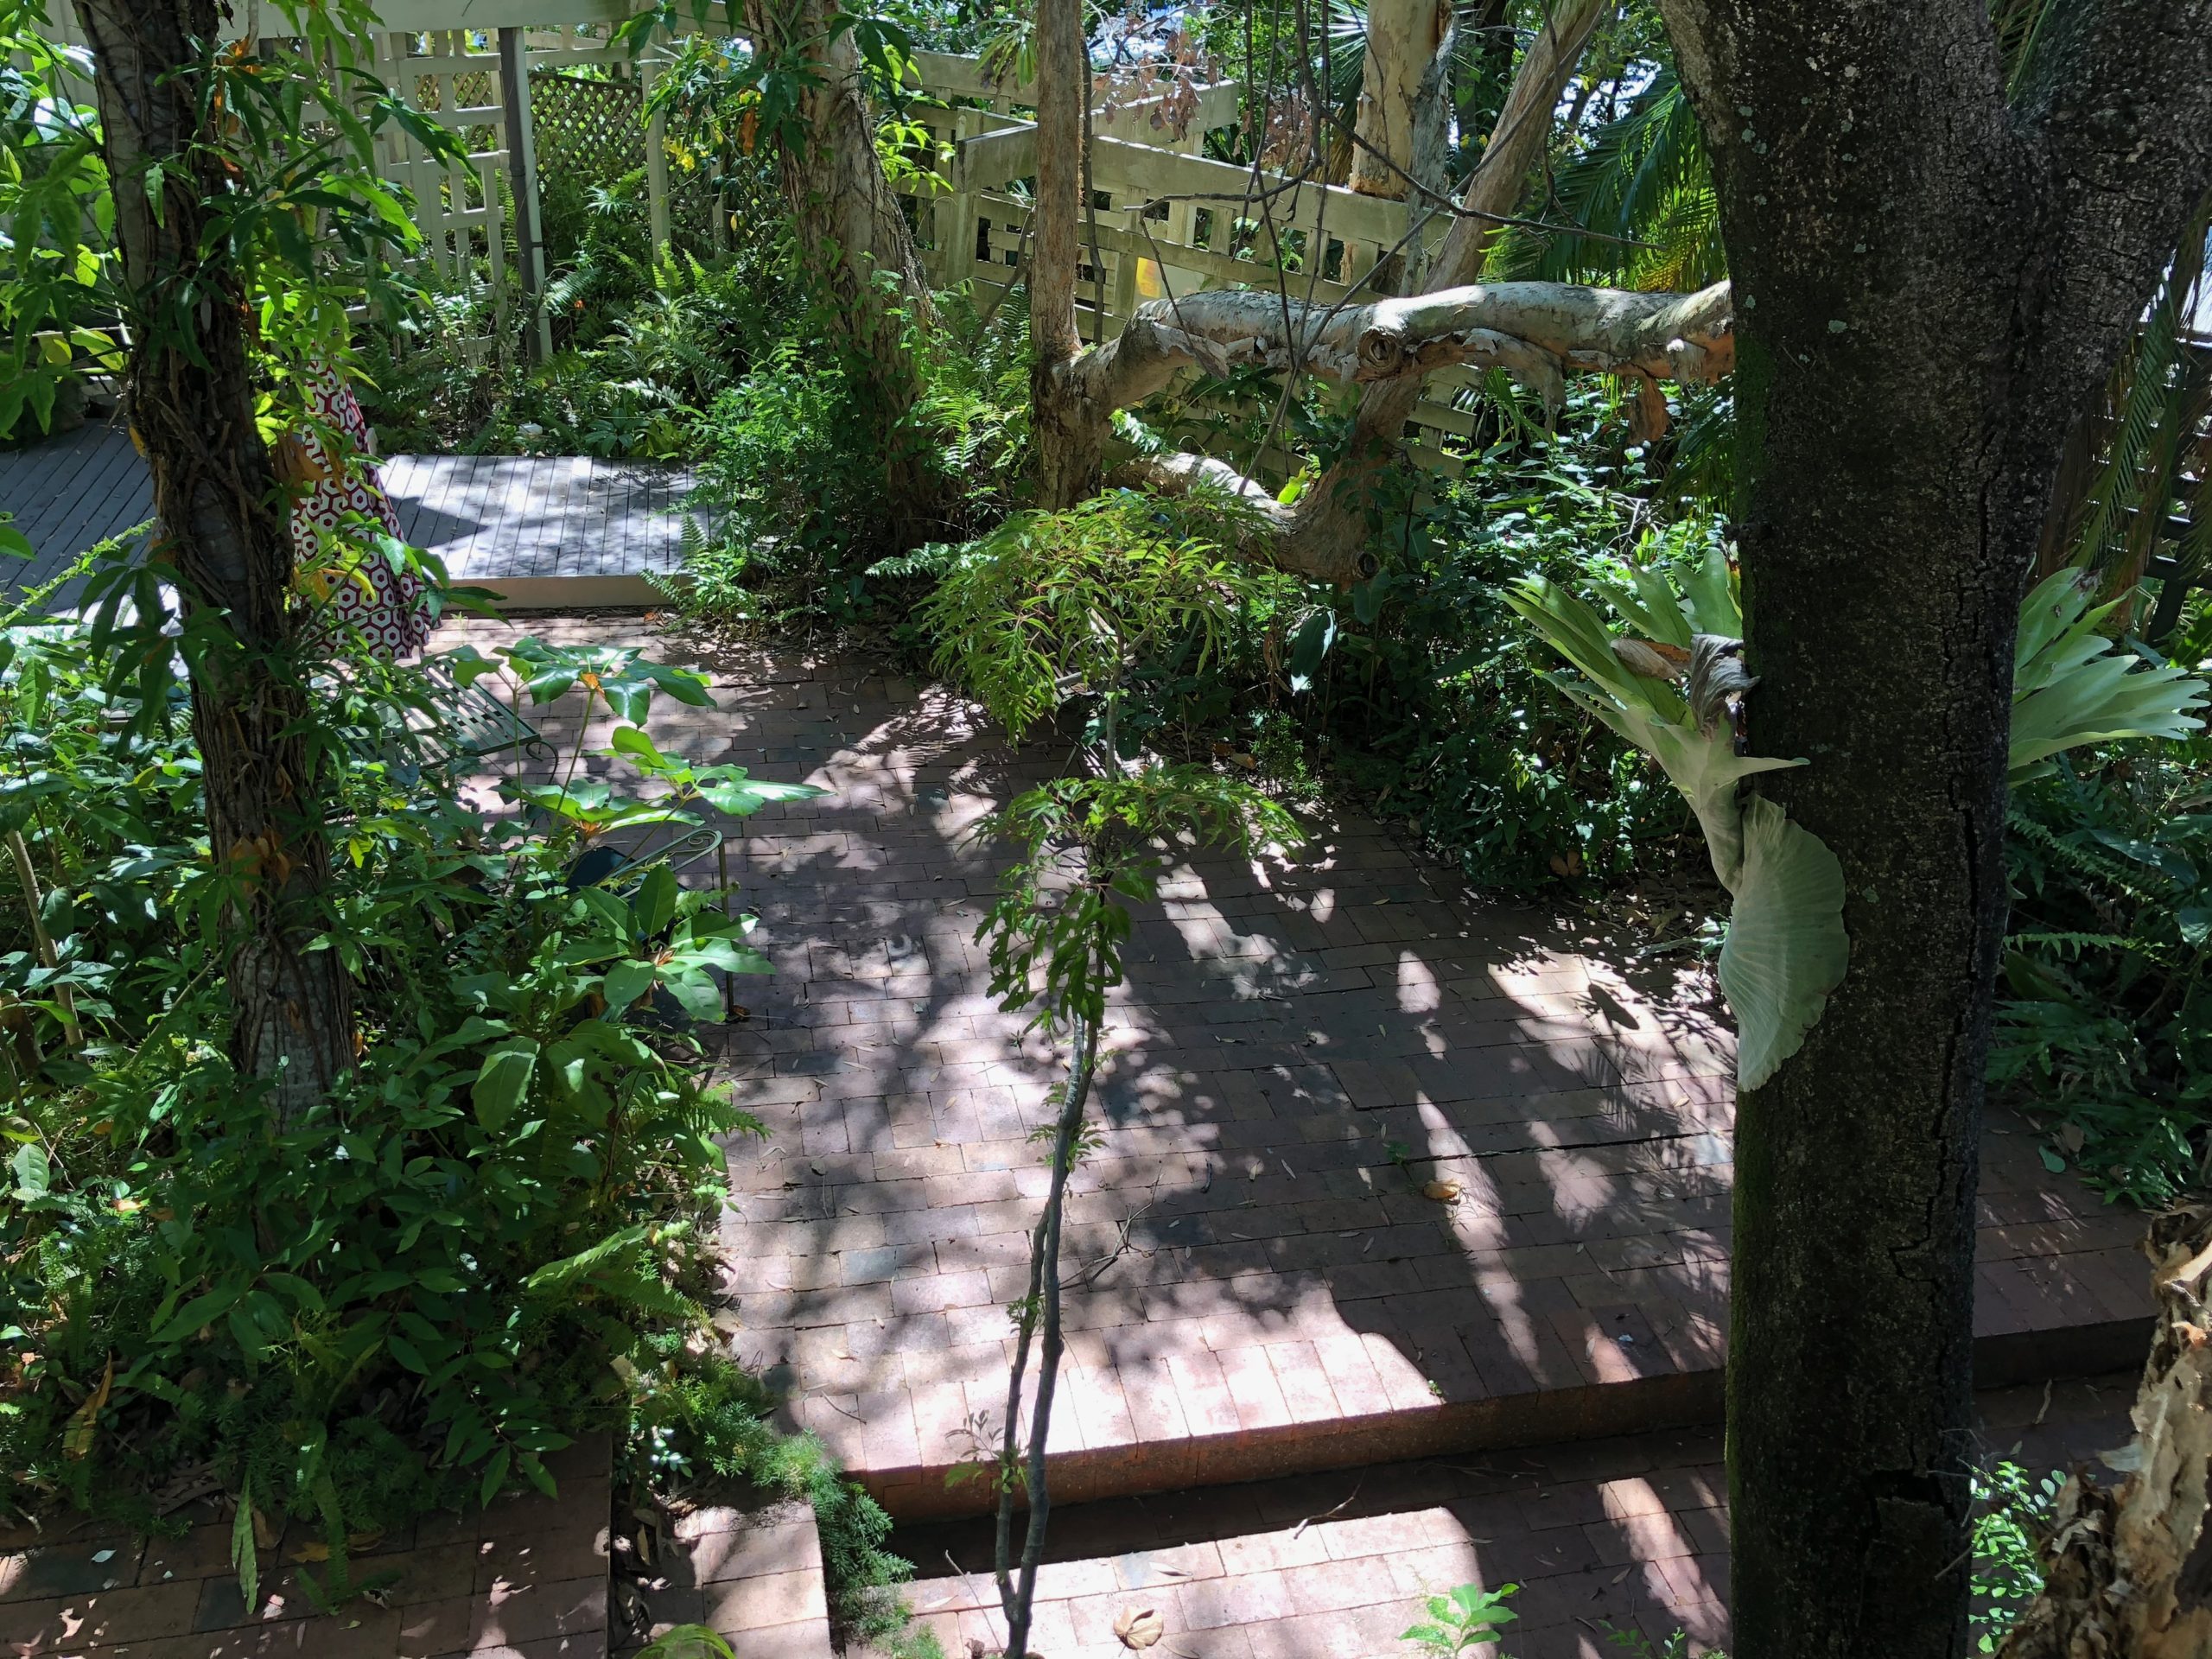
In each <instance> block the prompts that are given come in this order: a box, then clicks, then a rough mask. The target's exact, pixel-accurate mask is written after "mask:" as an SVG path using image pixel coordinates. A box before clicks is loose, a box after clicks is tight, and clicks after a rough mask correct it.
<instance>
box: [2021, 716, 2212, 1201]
mask: <svg viewBox="0 0 2212 1659" xmlns="http://www.w3.org/2000/svg"><path fill="white" fill-rule="evenodd" d="M2096 760H2097V764H2096V765H2095V766H2094V768H2093V769H2091V770H2087V771H2080V772H2077V771H2075V769H2074V768H2073V767H2071V766H2066V765H2064V764H2063V763H2062V764H2061V765H2060V766H2059V767H2058V769H2057V770H2056V772H2055V773H2054V775H2052V776H2050V777H2047V778H2044V779H2037V780H2036V781H2034V782H2031V783H2030V784H2028V785H2025V786H2024V787H2023V788H2022V789H2020V790H2019V791H2018V792H2017V794H2016V796H2015V798H2014V801H2013V807H2012V836H2011V838H2010V840H2009V842H2008V843H2007V865H2008V868H2009V870H2010V873H2011V876H2012V900H2013V902H2012V936H2011V938H2010V939H2009V940H2008V942H2007V946H2006V951H2005V970H2004V984H2003V990H2004V993H2005V994H2004V995H2003V997H2002V998H2001V1000H2000V1001H1999V1008H1998V1031H1997V1039H1996V1043H1995V1046H1994V1052H1993V1057H1992V1063H1991V1073H1992V1077H1993V1079H1994V1080H1995V1081H1996V1082H1998V1083H1999V1084H2004V1085H2009V1086H2010V1088H2011V1089H2012V1091H2013V1093H2014V1095H2015V1097H2016V1098H2018V1099H2019V1100H2020V1101H2021V1103H2023V1104H2024V1105H2026V1106H2028V1107H2029V1108H2030V1109H2031V1111H2033V1112H2034V1113H2035V1114H2036V1115H2037V1116H2040V1117H2042V1118H2043V1119H2044V1121H2045V1122H2047V1123H2048V1124H2049V1126H2050V1129H2051V1132H2052V1140H2051V1142H2050V1144H2049V1145H2048V1146H2047V1147H2045V1149H2044V1161H2045V1162H2046V1163H2047V1164H2049V1165H2050V1166H2051V1167H2052V1168H2053V1169H2054V1170H2056V1169H2063V1168H2064V1167H2066V1166H2067V1165H2068V1164H2069V1163H2072V1164H2074V1165H2076V1166H2078V1167H2079V1168H2080V1169H2081V1171H2082V1174H2083V1175H2084V1176H2086V1177H2087V1178H2088V1179H2089V1180H2090V1181H2091V1182H2092V1183H2093V1184H2094V1185H2097V1186H2098V1187H2100V1188H2101V1190H2102V1191H2103V1192H2105V1193H2106V1194H2107V1196H2108V1197H2110V1198H2124V1199H2126V1200H2127V1201H2128V1202H2130V1203H2132V1204H2135V1205H2139V1206H2142V1207H2145V1208H2156V1207H2158V1206H2159V1205H2164V1204H2166V1203H2169V1202H2171V1200H2172V1199H2173V1198H2176V1197H2177V1196H2178V1195H2179V1194H2180V1193H2181V1192H2182V1191H2183V1188H2184V1187H2186V1186H2188V1185H2191V1184H2192V1183H2195V1182H2196V1181H2199V1180H2201V1179H2202V1173H2203V1167H2204V1163H2205V1160H2206V1157H2207V1155H2208V1154H2209V1153H2212V990H2208V987H2207V979H2208V976H2207V973H2206V966H2207V963H2208V961H2209V960H2212V743H2208V742H2207V741H2206V740H2205V739H2203V738H2202V737H2201V736H2200V737H2198V738H2196V739H2195V740H2194V741H2186V742H2181V741H2169V742H2138V743H2131V744H2124V745H2118V746H2115V747H2113V748H2111V749H2109V750H2107V751H2105V752H2102V753H2101V754H2100V755H2098V756H2097V757H2096Z"/></svg>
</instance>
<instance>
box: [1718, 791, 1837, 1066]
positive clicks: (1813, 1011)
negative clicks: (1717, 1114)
mask: <svg viewBox="0 0 2212 1659" xmlns="http://www.w3.org/2000/svg"><path fill="white" fill-rule="evenodd" d="M1743 848H1744V857H1743V867H1742V870H1741V874H1740V876H1739V878H1738V880H1737V882H1736V883H1735V884H1734V887H1733V891H1734V894H1735V905H1734V906H1733V908H1732V912H1731V913H1730V917H1729V922H1728V938H1727V942H1726V944H1723V945H1722V946H1721V948H1720V964H1719V968H1720V988H1721V989H1722V990H1723V991H1724V992H1726V995H1727V997H1728V1006H1729V1007H1730V1008H1731V1009H1732V1011H1733V1012H1734V1014H1735V1015H1736V1033H1737V1035H1736V1081H1737V1086H1738V1088H1742V1089H1756V1088H1758V1086H1759V1084H1763V1083H1764V1082H1765V1081H1766V1080H1767V1079H1768V1078H1769V1077H1772V1076H1773V1075H1774V1073H1775V1070H1776V1068H1777V1067H1778V1066H1779V1065H1781V1064H1782V1062H1783V1061H1784V1060H1786V1059H1788V1058H1789V1057H1790V1056H1791V1055H1792V1054H1795V1053H1796V1052H1797V1051H1798V1050H1799V1049H1800V1048H1802V1047H1803V1046H1804V1044H1805V1033H1807V1032H1808V1031H1810V1030H1811V1029H1812V1028H1813V1025H1814V1022H1815V1020H1819V1018H1820V1017H1821V1009H1822V1008H1823V1007H1826V1006H1827V999H1828V995H1829V993H1830V992H1832V991H1834V989H1835V988H1836V987H1837V986H1838V985H1840V984H1841V983H1842V982H1843V976H1844V973H1845V971H1846V970H1847V969H1848V968H1849V966H1850V963H1851V942H1850V940H1849V939H1848V938H1847V937H1846V935H1845V933H1844V930H1843V866H1842V864H1841V863H1840V861H1838V859H1837V858H1836V855H1835V854H1834V852H1832V851H1831V850H1829V849H1828V846H1827V843H1826V842H1823V841H1821V838H1820V837H1819V836H1815V835H1814V834H1813V833H1812V832H1811V831H1810V830H1808V829H1806V828H1805V827H1804V826H1803V825H1802V824H1798V823H1791V822H1790V821H1789V815H1788V814H1787V813H1785V812H1784V811H1783V810H1782V808H1781V807H1780V806H1778V805H1777V804H1775V803H1774V802H1772V801H1770V800H1768V799H1767V798H1765V797H1764V796H1759V795H1754V796H1752V797H1751V798H1750V799H1749V800H1748V801H1746V802H1745V804H1744V815H1743Z"/></svg>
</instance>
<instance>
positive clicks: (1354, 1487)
mask: <svg viewBox="0 0 2212 1659" xmlns="http://www.w3.org/2000/svg"><path fill="white" fill-rule="evenodd" d="M1366 1484H1367V1477H1366V1476H1365V1475H1362V1476H1361V1477H1360V1478H1358V1479H1357V1480H1356V1481H1354V1482H1352V1484H1351V1491H1350V1492H1349V1493H1347V1494H1346V1495H1345V1497H1344V1502H1343V1503H1339V1504H1338V1505H1337V1506H1336V1509H1332V1510H1322V1511H1321V1513H1320V1514H1319V1515H1309V1516H1306V1518H1305V1519H1304V1520H1303V1521H1301V1522H1299V1523H1298V1524H1297V1525H1296V1526H1294V1527H1293V1528H1292V1529H1290V1535H1291V1536H1292V1537H1294V1538H1295V1537H1297V1536H1298V1535H1299V1534H1300V1533H1301V1532H1303V1531H1305V1530H1306V1528H1308V1527H1310V1526H1312V1525H1313V1523H1314V1522H1316V1521H1325V1520H1327V1519H1328V1518H1329V1517H1330V1516H1332V1515H1334V1514H1336V1513H1337V1511H1338V1510H1342V1509H1344V1508H1346V1507H1348V1506H1349V1505H1350V1504H1351V1501H1352V1499H1353V1498H1355V1497H1358V1496H1359V1489H1360V1488H1361V1487H1363V1486H1364V1485H1366Z"/></svg>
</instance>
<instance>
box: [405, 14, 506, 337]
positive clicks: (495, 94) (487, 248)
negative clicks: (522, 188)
mask: <svg viewBox="0 0 2212 1659" xmlns="http://www.w3.org/2000/svg"><path fill="white" fill-rule="evenodd" d="M375 71H376V73H377V75H378V77H379V78H380V79H382V80H384V81H385V84H386V85H387V86H391V89H392V90H393V91H394V92H397V93H398V94H399V95H400V96H401V97H402V98H404V99H406V100H407V102H408V104H409V105H410V106H412V107H413V108H414V109H416V110H417V111H420V112H421V113H423V115H425V116H427V117H429V118H430V119H432V120H434V121H435V122H436V123H437V124H439V125H440V126H442V127H443V128H445V129H446V130H448V132H450V133H452V134H453V135H454V138H455V139H457V140H458V141H459V143H460V144H461V148H462V149H463V150H465V151H466V152H467V159H466V160H465V161H461V162H445V161H441V160H439V159H438V158H436V157H435V156H432V155H430V154H429V151H427V150H425V149H423V147H422V146H421V145H420V144H418V143H416V141H415V140H414V138H413V137H411V136H410V135H409V134H408V133H407V132H406V131H404V130H402V129H401V128H399V127H397V126H391V125H387V126H386V127H385V129H384V130H382V131H380V132H379V133H378V135H377V146H378V157H377V164H378V170H379V171H380V172H381V173H382V174H383V175H384V176H385V178H387V179H389V180H391V181H392V182H393V183H395V184H402V185H404V186H406V187H407V188H408V189H409V190H410V192H412V193H413V194H414V197H415V222H416V225H417V226H420V227H421V229H422V232H423V257H424V258H425V259H427V260H428V261H429V264H431V266H432V267H433V268H434V269H435V270H436V271H437V272H438V274H439V275H440V276H441V277H443V278H444V279H446V280H447V281H448V282H460V281H461V280H463V279H465V278H466V277H468V276H470V275H472V274H474V271H475V270H476V268H477V262H478V261H479V260H481V261H483V262H484V263H485V270H486V276H487V277H489V279H490V285H491V291H492V294H493V296H494V303H495V305H498V306H503V305H504V296H505V288H506V248H505V228H506V209H505V200H504V197H503V193H502V185H503V183H504V175H505V172H506V170H507V164H508V151H507V149H506V146H505V143H504V142H503V141H502V135H503V133H504V132H505V125H506V99H507V92H506V88H505V86H503V85H502V82H501V76H500V73H499V51H498V46H497V43H496V41H487V40H486V38H485V37H484V35H482V34H481V32H472V31H469V30H465V29H442V30H439V31H437V32H435V33H432V34H424V35H411V34H410V35H378V36H377V38H376V61H375Z"/></svg>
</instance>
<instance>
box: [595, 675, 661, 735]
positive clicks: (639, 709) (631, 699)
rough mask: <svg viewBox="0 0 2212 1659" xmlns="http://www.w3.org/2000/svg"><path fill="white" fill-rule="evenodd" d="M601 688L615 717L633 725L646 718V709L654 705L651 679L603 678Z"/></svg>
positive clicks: (601, 692) (601, 693) (602, 694)
mask: <svg viewBox="0 0 2212 1659" xmlns="http://www.w3.org/2000/svg"><path fill="white" fill-rule="evenodd" d="M599 690H600V695H601V696H604V697H605V698H606V699H607V708H608V709H609V710H610V711H612V712H613V715H614V717H615V719H617V720H626V721H630V722H631V723H632V725H635V724H637V723H638V722H639V721H642V720H644V719H645V711H646V710H647V709H650V708H651V707H652V701H653V688H652V682H650V681H639V680H602V681H601V682H600V686H599Z"/></svg>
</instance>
